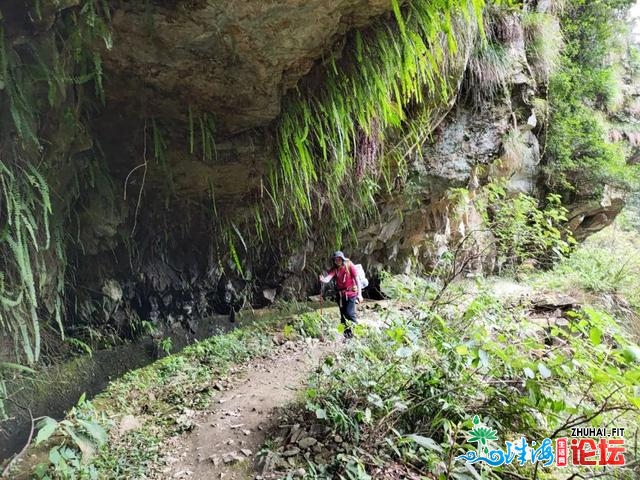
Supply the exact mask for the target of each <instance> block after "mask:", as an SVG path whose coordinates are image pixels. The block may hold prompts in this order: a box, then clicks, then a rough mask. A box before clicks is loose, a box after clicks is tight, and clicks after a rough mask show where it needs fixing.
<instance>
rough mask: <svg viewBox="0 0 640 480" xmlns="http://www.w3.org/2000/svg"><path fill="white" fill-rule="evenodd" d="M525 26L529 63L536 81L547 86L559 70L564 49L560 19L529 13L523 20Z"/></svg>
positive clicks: (548, 15)
mask: <svg viewBox="0 0 640 480" xmlns="http://www.w3.org/2000/svg"><path fill="white" fill-rule="evenodd" d="M523 26H524V31H525V40H526V42H525V45H526V54H527V61H528V63H529V65H530V66H531V68H532V70H533V73H534V75H535V79H536V80H537V81H538V82H540V83H541V84H542V85H546V84H547V83H548V82H549V78H550V76H551V74H552V73H553V72H554V71H555V70H556V69H557V68H558V65H559V63H560V52H561V51H562V47H563V37H562V32H561V31H560V24H559V22H558V18H557V17H555V16H553V15H550V14H544V13H534V12H528V13H527V14H526V15H525V16H524V18H523Z"/></svg>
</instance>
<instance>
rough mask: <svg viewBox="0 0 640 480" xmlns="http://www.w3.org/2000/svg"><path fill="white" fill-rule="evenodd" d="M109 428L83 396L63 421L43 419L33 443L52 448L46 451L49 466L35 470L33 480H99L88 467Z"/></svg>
mask: <svg viewBox="0 0 640 480" xmlns="http://www.w3.org/2000/svg"><path fill="white" fill-rule="evenodd" d="M108 426H109V423H108V421H107V420H106V418H105V417H104V416H103V415H100V414H98V413H97V412H96V411H95V410H94V408H93V405H92V404H91V403H90V402H88V401H87V400H86V399H85V396H84V395H82V397H80V400H79V401H78V405H77V406H76V407H74V408H72V409H71V411H70V412H69V413H68V415H67V417H66V418H65V419H64V420H61V421H56V420H54V419H53V418H51V417H43V418H42V420H40V422H39V423H38V429H39V431H38V434H37V436H36V438H35V440H34V443H35V445H38V444H40V443H44V442H48V443H52V442H55V445H54V446H53V447H52V448H51V449H50V450H49V463H48V464H42V465H40V466H38V467H37V469H36V478H40V479H53V478H55V479H64V480H67V479H69V480H73V479H76V478H91V479H94V478H98V476H97V471H96V469H95V468H94V467H93V466H91V465H87V464H88V461H89V460H90V459H91V458H92V457H93V456H95V454H96V453H97V451H98V450H99V449H100V448H101V447H102V446H104V445H105V444H106V442H107V430H106V428H108Z"/></svg>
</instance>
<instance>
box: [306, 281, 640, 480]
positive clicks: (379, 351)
mask: <svg viewBox="0 0 640 480" xmlns="http://www.w3.org/2000/svg"><path fill="white" fill-rule="evenodd" d="M411 295H413V296H414V297H415V296H419V294H418V292H413V293H412V294H411ZM457 303H458V304H459V305H460V308H458V309H455V310H453V309H452V308H453V307H454V305H451V306H450V307H448V308H447V314H448V315H449V318H448V319H447V320H445V319H444V318H443V317H442V316H441V313H443V312H440V311H433V310H432V309H431V307H430V305H428V304H425V303H417V304H416V303H415V301H412V302H411V305H412V312H410V313H407V312H406V310H405V313H404V318H403V316H401V315H400V314H399V313H395V314H392V316H391V318H390V319H388V322H389V323H388V328H386V329H385V330H382V331H379V332H376V331H371V332H370V333H369V335H368V337H367V338H366V341H363V342H361V343H360V342H359V343H357V344H353V346H352V347H351V348H348V349H347V350H346V351H344V352H343V353H341V354H337V355H335V356H332V357H328V359H327V360H326V361H325V362H324V364H323V366H322V371H321V372H319V373H318V374H317V375H315V376H314V377H313V378H312V380H311V383H310V387H309V389H308V391H307V401H306V408H307V410H308V411H309V414H310V416H311V417H312V418H315V419H316V420H315V421H316V422H319V423H321V424H323V425H324V426H326V427H327V428H328V429H329V430H330V431H333V432H335V433H339V434H340V435H341V436H342V437H343V438H344V440H345V443H343V444H342V445H341V450H342V451H345V452H347V453H351V454H352V455H354V456H355V457H357V458H356V459H355V460H356V462H357V463H361V464H362V465H363V466H365V471H366V473H367V474H371V473H372V471H374V470H375V468H376V467H377V466H380V465H399V464H401V465H402V466H403V467H404V468H406V469H407V470H408V471H410V472H412V473H414V474H415V475H418V474H419V475H423V476H431V475H439V477H438V478H443V479H444V478H469V475H471V476H472V477H474V478H479V475H484V476H486V477H487V478H492V477H493V478H511V474H512V473H513V474H517V475H518V477H519V478H520V477H523V476H524V478H540V479H541V478H554V477H553V472H547V471H542V469H540V470H538V471H537V472H536V473H534V468H533V467H527V466H523V467H517V472H516V470H515V469H514V467H513V466H509V467H503V468H501V469H496V470H491V469H488V468H484V469H483V467H482V466H481V465H476V466H474V468H475V469H479V470H477V471H473V472H471V471H470V470H469V468H470V467H469V465H467V464H465V463H463V462H459V461H456V460H455V457H456V456H458V455H461V454H463V453H465V452H466V451H467V450H468V449H469V448H470V447H469V445H468V441H469V439H470V437H469V434H468V433H466V432H471V431H472V427H474V424H473V423H472V419H473V418H474V417H475V416H476V415H477V416H480V417H482V418H483V419H485V423H486V424H487V426H488V427H491V428H493V429H495V430H497V432H498V438H499V439H501V440H502V441H504V440H507V439H513V438H514V437H516V438H517V437H519V436H525V437H526V438H527V439H529V440H537V441H540V440H542V439H543V438H546V437H548V438H556V437H560V436H566V435H567V434H568V429H569V428H570V427H573V426H603V425H607V424H610V422H616V423H624V424H625V425H626V426H628V428H629V431H628V432H627V433H628V435H625V436H626V438H628V439H632V438H635V435H637V434H638V431H639V429H640V423H639V422H638V418H640V417H639V416H638V412H639V411H640V399H639V397H638V396H637V394H636V392H635V385H636V383H637V381H638V378H640V364H639V363H638V362H637V361H636V360H635V358H636V356H635V353H634V352H637V351H638V350H637V349H638V346H637V345H635V344H633V343H632V342H630V341H629V340H628V338H627V336H626V335H625V334H624V332H622V331H621V330H620V328H619V327H618V325H617V324H616V322H615V321H614V319H613V318H612V317H610V316H609V315H607V314H605V313H603V312H600V311H597V310H595V309H592V308H588V307H585V308H584V309H583V310H582V311H578V312H574V313H572V314H571V316H570V319H571V320H570V325H569V326H568V327H567V328H560V327H551V329H550V331H545V330H544V329H541V328H540V327H539V326H537V325H536V324H534V323H530V322H529V321H528V319H527V317H526V316H525V312H522V311H521V310H520V309H519V308H518V307H504V306H502V303H501V302H500V301H499V300H498V299H496V298H494V297H492V296H491V295H488V294H486V293H484V294H482V293H481V294H480V295H479V296H476V297H475V298H473V297H472V299H471V302H468V301H463V302H459V301H458V302H457ZM473 431H474V432H475V433H478V432H479V430H478V429H475V430H473ZM487 432H488V430H487ZM487 432H483V433H487ZM329 435H330V433H329ZM485 436H486V435H485ZM483 438H484V437H483ZM487 440H488V439H487ZM631 443H633V442H627V452H628V455H629V457H628V460H627V463H630V464H631V465H630V466H629V468H628V469H624V468H622V469H619V470H618V472H617V473H618V474H619V475H620V478H623V477H624V475H627V476H629V475H631V468H633V466H632V462H633V459H634V458H637V457H638V454H639V452H638V451H636V448H637V447H636V446H634V445H631ZM328 458H329V460H328V462H327V463H326V464H316V463H315V462H312V467H311V470H312V471H313V472H315V473H314V475H312V476H310V477H309V478H320V479H325V478H327V479H328V478H341V477H344V478H346V470H347V468H348V467H347V462H345V461H344V460H345V458H344V457H339V456H337V455H334V456H330V457H328ZM483 478H484V477H483Z"/></svg>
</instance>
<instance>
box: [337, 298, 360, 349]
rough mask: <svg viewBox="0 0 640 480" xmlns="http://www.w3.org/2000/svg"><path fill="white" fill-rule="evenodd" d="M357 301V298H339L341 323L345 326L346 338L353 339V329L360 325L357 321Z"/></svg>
mask: <svg viewBox="0 0 640 480" xmlns="http://www.w3.org/2000/svg"><path fill="white" fill-rule="evenodd" d="M356 299H357V297H352V298H345V297H344V296H342V295H340V297H339V298H338V304H339V305H340V321H341V322H342V324H343V325H344V338H352V337H353V332H352V330H351V327H352V326H353V325H355V324H356V323H358V322H357V321H356Z"/></svg>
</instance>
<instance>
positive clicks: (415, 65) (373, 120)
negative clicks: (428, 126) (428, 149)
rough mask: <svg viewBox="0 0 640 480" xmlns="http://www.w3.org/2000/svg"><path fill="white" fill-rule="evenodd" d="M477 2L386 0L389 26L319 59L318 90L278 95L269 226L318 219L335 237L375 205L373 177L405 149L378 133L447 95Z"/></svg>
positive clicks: (400, 159) (304, 228)
mask: <svg viewBox="0 0 640 480" xmlns="http://www.w3.org/2000/svg"><path fill="white" fill-rule="evenodd" d="M483 5H484V2H483V1H479V0H473V1H467V0H455V1H451V0H438V1H436V2H434V1H427V0H419V1H414V2H410V3H409V4H408V5H406V7H405V8H401V7H400V5H399V2H395V1H394V2H393V6H394V17H395V20H396V22H395V25H393V26H386V25H384V24H379V25H377V26H376V28H372V29H371V30H367V31H357V32H356V33H355V34H354V35H353V37H352V38H351V39H350V41H349V46H350V48H349V49H348V52H346V53H345V55H344V59H343V61H339V60H338V58H337V57H336V56H332V57H331V58H329V59H328V60H327V63H326V72H325V79H324V81H323V88H322V89H321V91H313V92H311V91H307V90H306V89H304V90H300V91H297V92H296V94H295V95H292V96H290V97H289V98H288V99H287V100H286V101H285V105H284V107H283V114H282V117H281V120H280V122H279V125H278V146H279V152H278V161H277V163H276V164H275V165H274V166H273V167H272V168H271V170H270V173H269V185H268V197H269V199H270V201H271V202H272V205H273V209H274V220H275V223H276V224H278V225H282V223H283V222H287V224H293V225H294V226H295V229H296V231H297V233H298V234H299V235H302V234H305V233H306V232H308V231H309V229H310V227H311V220H312V219H314V218H322V219H323V222H324V223H325V225H326V227H327V228H326V229H323V231H328V232H331V235H333V236H335V237H337V238H331V240H333V241H338V243H340V240H341V238H342V235H343V234H345V233H347V234H348V233H351V234H354V233H355V230H354V224H355V222H356V221H357V220H358V219H362V218H366V217H367V216H368V215H371V214H372V213H373V212H374V211H375V202H374V196H375V194H376V193H377V191H378V187H377V184H378V181H379V180H380V179H381V178H382V177H385V176H388V169H390V168H392V167H396V168H399V167H400V166H401V165H403V164H404V155H405V153H406V151H407V150H406V149H404V148H400V149H389V150H388V151H386V152H385V151H384V149H383V146H384V143H385V139H386V137H387V135H388V134H390V132H391V131H393V130H396V131H397V130H398V129H400V128H401V127H403V128H406V127H407V124H406V121H407V110H408V109H409V107H415V106H416V105H429V107H428V108H434V109H435V108H436V106H437V105H439V104H442V103H446V102H448V101H449V100H450V99H451V97H452V96H453V95H455V93H456V91H455V88H452V87H453V85H452V84H451V83H450V82H451V79H450V78H449V74H450V73H451V72H449V68H450V62H449V60H448V59H449V58H450V57H452V56H454V55H456V53H457V51H458V46H459V45H458V44H459V42H468V41H469V38H468V37H469V35H468V32H467V31H468V29H469V23H470V22H475V23H476V24H477V25H478V29H479V30H481V31H482V29H483V27H482V19H481V13H482V7H483ZM429 111H430V110H429ZM425 116H426V117H428V112H427V113H425ZM407 131H408V132H409V133H408V135H411V134H414V133H416V132H415V131H414V130H412V129H411V128H407ZM406 143H408V144H411V143H415V139H414V142H411V141H407V142H406ZM385 172H387V173H385ZM355 206H357V207H355Z"/></svg>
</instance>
